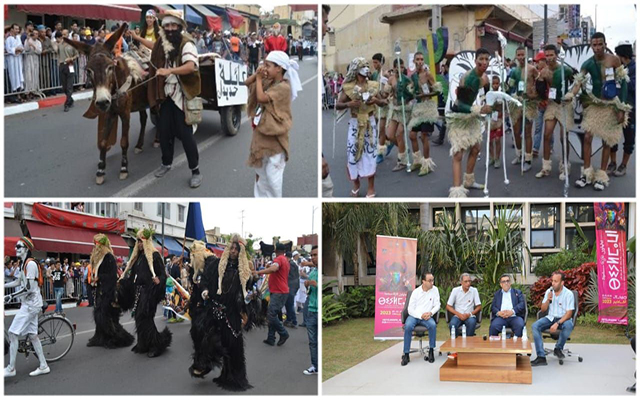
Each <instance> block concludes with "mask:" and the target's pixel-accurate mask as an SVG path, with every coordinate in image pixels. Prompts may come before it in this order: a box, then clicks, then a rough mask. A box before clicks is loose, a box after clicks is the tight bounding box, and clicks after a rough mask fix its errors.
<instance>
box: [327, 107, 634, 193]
mask: <svg viewBox="0 0 640 400" xmlns="http://www.w3.org/2000/svg"><path fill="white" fill-rule="evenodd" d="M347 122H348V117H345V118H343V119H342V120H341V121H340V122H339V123H338V125H337V126H336V150H335V158H332V153H333V145H332V135H333V110H324V111H323V112H322V126H323V129H322V130H323V135H322V151H323V154H324V156H325V158H326V159H327V162H328V163H329V166H330V168H331V177H332V180H333V184H334V190H333V195H334V197H348V196H349V194H350V191H351V189H352V187H353V186H352V184H351V182H350V181H349V179H348V175H347V173H346V165H347V164H346V163H347V152H346V143H347V137H346V132H347ZM437 132H438V131H437V129H436V132H434V135H437ZM555 138H556V140H555V143H554V149H553V150H554V151H553V154H552V155H551V160H552V161H553V171H552V175H551V176H549V177H547V178H544V179H536V178H535V176H534V175H535V174H536V173H537V172H538V171H540V169H541V168H542V161H541V160H542V154H541V155H540V157H538V158H534V160H533V168H532V169H531V170H530V171H528V172H526V173H525V174H524V176H521V174H520V166H519V165H511V163H510V162H511V160H512V159H513V158H514V157H515V150H514V148H513V147H512V143H513V142H512V138H511V136H510V135H509V136H507V138H506V140H505V142H506V144H505V147H506V150H507V153H506V156H507V157H506V159H507V165H508V168H507V175H508V178H509V185H508V186H506V185H505V184H504V175H503V169H502V167H500V169H494V168H493V166H490V167H489V168H490V170H489V196H490V197H563V196H564V182H563V181H560V180H559V179H558V160H559V159H560V158H561V157H562V151H561V146H562V143H561V141H560V139H559V138H560V135H559V134H558V133H556V134H555ZM430 139H433V136H432V137H431V138H430ZM570 140H571V142H572V144H573V146H574V147H576V148H579V146H580V144H579V139H578V137H577V136H576V135H570ZM420 146H422V144H421V145H420ZM599 147H600V144H599V142H598V143H597V144H596V141H595V140H594V148H599ZM449 149H450V145H449V142H448V141H447V139H446V138H445V144H444V145H442V146H434V145H433V144H431V158H433V160H434V162H435V163H436V165H437V166H438V167H437V169H436V171H435V172H432V173H430V174H428V175H426V176H421V177H419V176H418V171H414V172H412V173H411V175H409V176H407V175H408V174H407V172H406V170H404V171H398V172H392V171H391V170H392V169H393V167H394V166H395V165H396V159H397V153H398V150H397V148H394V149H393V150H392V151H391V154H389V156H388V157H387V158H386V159H385V160H384V162H382V163H381V164H379V165H378V169H377V172H376V180H375V188H376V196H377V197H447V196H448V194H449V187H450V186H451V184H452V179H453V173H452V170H451V163H452V161H451V157H450V156H449ZM485 149H486V142H483V145H482V150H481V157H480V160H478V162H477V164H476V168H475V174H476V181H477V182H484V174H485V155H486V150H485ZM503 150H504V149H503ZM541 153H542V149H541ZM600 154H601V153H600V152H598V153H597V154H595V155H594V157H593V158H592V161H593V162H592V164H593V165H598V166H599V165H600ZM621 158H622V145H620V149H619V151H618V162H620V160H621ZM466 159H467V156H466V155H465V158H464V160H465V161H464V165H466ZM570 160H571V171H570V183H571V186H570V188H569V197H600V198H602V197H635V181H636V175H635V168H636V163H635V153H634V154H633V155H632V156H631V160H630V162H629V164H630V165H629V166H628V168H627V175H626V176H624V177H620V178H617V177H611V182H610V185H609V187H608V188H606V189H605V190H604V191H603V192H597V191H595V190H593V187H592V186H587V187H586V188H584V189H578V188H576V187H575V186H574V185H573V182H575V181H576V180H577V179H578V178H579V177H580V167H581V166H582V160H581V159H580V158H579V157H578V156H577V154H576V153H575V152H574V151H573V150H572V152H571V155H570ZM361 185H362V186H361V190H360V196H362V197H363V196H364V193H365V192H366V180H362V181H361ZM469 197H484V193H483V191H482V190H470V192H469Z"/></svg>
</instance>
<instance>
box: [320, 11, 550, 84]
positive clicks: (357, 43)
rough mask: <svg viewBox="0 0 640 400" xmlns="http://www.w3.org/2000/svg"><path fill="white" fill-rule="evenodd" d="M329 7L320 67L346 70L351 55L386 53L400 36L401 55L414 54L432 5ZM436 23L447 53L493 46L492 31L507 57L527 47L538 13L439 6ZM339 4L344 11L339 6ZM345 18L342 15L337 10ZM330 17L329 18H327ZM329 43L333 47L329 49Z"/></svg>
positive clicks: (389, 53)
mask: <svg viewBox="0 0 640 400" xmlns="http://www.w3.org/2000/svg"><path fill="white" fill-rule="evenodd" d="M366 7H368V6H335V9H334V8H333V7H332V10H331V14H330V15H329V21H330V24H329V26H331V27H332V28H333V30H334V33H333V34H328V37H325V46H326V47H325V48H324V54H325V64H324V69H325V71H339V72H342V73H344V72H346V67H347V65H348V64H349V62H350V61H351V60H352V59H353V58H354V57H357V56H364V57H367V58H370V57H371V56H372V55H373V54H374V53H377V52H381V53H383V54H384V55H385V56H386V57H387V58H390V57H392V56H393V55H392V52H393V46H394V43H395V41H396V40H397V39H400V45H401V47H402V57H403V58H404V59H405V60H406V59H407V58H408V55H409V54H410V53H413V52H415V49H416V42H417V41H418V40H419V39H423V38H424V37H425V32H426V30H427V29H432V28H433V24H432V8H433V6H432V5H381V6H377V7H373V8H369V9H367V8H366ZM439 7H440V10H441V16H442V18H441V19H442V21H441V26H444V27H447V28H448V30H449V41H448V52H447V55H448V56H449V57H450V56H453V55H454V54H456V53H458V52H460V51H462V50H475V49H477V48H478V47H485V48H487V49H488V50H489V51H490V52H492V53H493V52H494V51H496V50H498V48H499V43H498V41H497V32H498V31H500V32H502V34H503V35H504V36H505V37H506V38H507V41H508V45H507V49H506V56H507V57H510V58H513V57H514V56H515V49H516V48H517V47H518V46H520V45H523V44H525V45H527V46H529V47H531V45H532V42H531V37H532V33H533V22H534V21H537V20H539V19H540V17H539V16H538V15H537V14H536V13H534V12H533V11H531V10H530V9H529V8H527V7H526V6H519V5H443V6H439ZM343 8H344V9H343ZM341 13H342V14H346V15H347V16H348V17H344V16H343V15H342V14H341ZM333 19H335V21H333V22H332V20H333ZM333 47H335V49H334V48H333Z"/></svg>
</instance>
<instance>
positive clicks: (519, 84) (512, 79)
mask: <svg viewBox="0 0 640 400" xmlns="http://www.w3.org/2000/svg"><path fill="white" fill-rule="evenodd" d="M525 51H526V49H525V48H524V47H523V46H520V47H518V48H517V49H516V67H515V68H512V69H511V72H510V73H509V78H508V79H507V87H508V92H509V94H511V95H512V96H513V97H514V98H516V99H518V100H519V101H520V102H521V103H522V104H523V106H518V105H516V103H514V102H508V103H507V107H509V115H510V117H511V126H513V135H514V138H515V145H516V157H515V158H514V159H513V161H511V164H513V165H518V164H520V162H521V157H522V150H521V149H522V107H526V111H525V126H524V140H525V153H524V167H523V171H524V172H527V171H529V170H530V169H531V161H532V160H533V153H532V150H533V142H532V140H531V126H532V124H533V120H534V119H535V118H536V116H537V115H538V104H539V101H538V100H537V96H535V97H531V98H530V97H529V96H528V94H529V93H535V79H531V77H533V76H535V75H534V74H535V72H536V71H535V68H526V65H525V63H526V62H527V60H526V57H525V54H526V53H525ZM525 69H526V70H527V74H528V76H527V77H526V78H525ZM525 81H526V87H525ZM525 97H526V99H525ZM505 151H506V149H505Z"/></svg>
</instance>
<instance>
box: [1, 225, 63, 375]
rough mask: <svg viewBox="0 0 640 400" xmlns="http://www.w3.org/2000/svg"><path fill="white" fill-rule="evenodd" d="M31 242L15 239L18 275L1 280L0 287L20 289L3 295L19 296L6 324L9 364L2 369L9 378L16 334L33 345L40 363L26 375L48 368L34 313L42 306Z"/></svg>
mask: <svg viewBox="0 0 640 400" xmlns="http://www.w3.org/2000/svg"><path fill="white" fill-rule="evenodd" d="M32 250H33V242H32V241H31V239H29V238H28V237H22V238H21V239H20V240H18V243H16V255H17V256H18V258H19V259H20V261H21V264H22V268H20V272H19V277H18V279H16V280H13V281H11V282H8V283H5V284H4V288H5V289H7V288H14V287H18V286H20V289H19V290H18V291H17V292H15V293H13V294H10V295H6V296H5V297H4V302H5V303H7V302H8V301H9V300H11V298H16V297H17V298H20V310H18V313H17V314H16V316H15V317H13V321H12V322H11V326H10V327H9V332H8V336H9V338H8V339H9V365H7V366H6V367H5V369H4V377H5V378H9V377H12V376H16V356H17V355H18V337H19V336H27V337H28V338H29V340H30V341H31V344H32V345H33V349H34V350H35V352H36V355H37V356H38V360H39V361H40V366H39V367H38V368H36V369H35V370H34V371H33V372H31V373H30V374H29V375H30V376H38V375H43V374H48V373H49V372H51V370H50V369H49V366H48V365H47V360H45V358H44V352H43V351H42V344H41V343H40V339H39V338H38V314H39V313H40V311H41V309H42V295H41V294H40V287H39V286H38V278H39V275H40V272H41V271H40V269H39V268H38V264H36V262H35V260H34V259H33V258H32V255H31V251H32Z"/></svg>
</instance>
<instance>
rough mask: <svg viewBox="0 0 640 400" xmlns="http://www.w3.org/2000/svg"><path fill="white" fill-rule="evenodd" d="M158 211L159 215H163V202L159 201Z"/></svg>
mask: <svg viewBox="0 0 640 400" xmlns="http://www.w3.org/2000/svg"><path fill="white" fill-rule="evenodd" d="M156 213H157V214H158V217H161V216H162V203H158V209H157V211H156Z"/></svg>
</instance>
